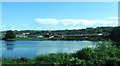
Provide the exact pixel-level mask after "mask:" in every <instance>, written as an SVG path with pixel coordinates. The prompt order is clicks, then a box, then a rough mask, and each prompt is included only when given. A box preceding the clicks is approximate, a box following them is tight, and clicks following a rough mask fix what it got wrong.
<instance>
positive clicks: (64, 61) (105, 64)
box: [2, 43, 120, 66]
mask: <svg viewBox="0 0 120 66" xmlns="http://www.w3.org/2000/svg"><path fill="white" fill-rule="evenodd" d="M2 63H3V64H2V66H27V65H28V66H61V65H64V66H76V65H77V66H119V65H120V48H119V47H117V46H115V45H112V44H104V43H102V44H98V45H97V46H96V48H84V49H82V50H78V51H77V52H76V53H71V54H66V53H57V54H55V53H52V54H49V55H46V56H38V57H36V58H32V59H30V58H24V57H22V58H3V59H2Z"/></svg>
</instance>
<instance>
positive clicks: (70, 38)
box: [7, 37, 109, 41]
mask: <svg viewBox="0 0 120 66" xmlns="http://www.w3.org/2000/svg"><path fill="white" fill-rule="evenodd" d="M7 40H33V41H35V40H37V41H43V40H67V41H71V40H77V41H79V40H88V41H108V40H109V39H103V38H83V37H68V38H45V37H44V38H13V39H7Z"/></svg>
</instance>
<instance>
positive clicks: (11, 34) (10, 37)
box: [4, 30, 16, 40]
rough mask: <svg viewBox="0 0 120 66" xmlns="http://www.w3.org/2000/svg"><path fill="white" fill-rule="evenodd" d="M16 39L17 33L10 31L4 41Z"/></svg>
mask: <svg viewBox="0 0 120 66" xmlns="http://www.w3.org/2000/svg"><path fill="white" fill-rule="evenodd" d="M15 37H16V35H15V33H14V32H13V31H11V30H8V31H6V34H5V37H4V40H8V39H13V38H15Z"/></svg>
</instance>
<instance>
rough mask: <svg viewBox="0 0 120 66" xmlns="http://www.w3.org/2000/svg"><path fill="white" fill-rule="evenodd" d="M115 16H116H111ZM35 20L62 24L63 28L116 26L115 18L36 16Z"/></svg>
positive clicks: (56, 24) (50, 23) (47, 23)
mask: <svg viewBox="0 0 120 66" xmlns="http://www.w3.org/2000/svg"><path fill="white" fill-rule="evenodd" d="M111 18H114V19H115V18H116V17H111ZM35 21H36V22H37V23H39V24H40V25H47V26H51V25H53V26H54V27H58V26H60V25H62V26H63V27H64V28H81V27H82V28H83V26H84V27H85V26H86V27H96V26H117V21H116V20H87V19H42V18H36V19H35Z"/></svg>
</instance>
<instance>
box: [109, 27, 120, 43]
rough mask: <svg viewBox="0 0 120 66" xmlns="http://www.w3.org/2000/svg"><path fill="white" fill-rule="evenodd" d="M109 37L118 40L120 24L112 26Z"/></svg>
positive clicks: (119, 37) (119, 38)
mask: <svg viewBox="0 0 120 66" xmlns="http://www.w3.org/2000/svg"><path fill="white" fill-rule="evenodd" d="M109 37H110V39H111V40H113V41H114V42H120V26H119V27H115V28H113V30H112V31H111V32H110V35H109Z"/></svg>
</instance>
